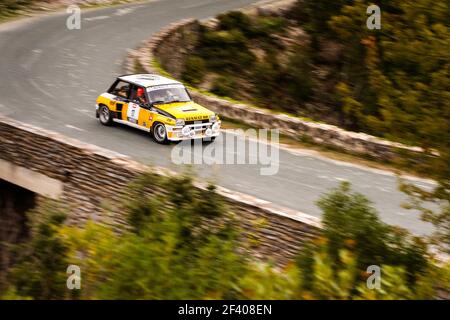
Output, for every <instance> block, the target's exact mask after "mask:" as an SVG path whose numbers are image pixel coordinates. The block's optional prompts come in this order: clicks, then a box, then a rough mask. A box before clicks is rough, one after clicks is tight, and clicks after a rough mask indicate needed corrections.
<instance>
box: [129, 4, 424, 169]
mask: <svg viewBox="0 0 450 320" xmlns="http://www.w3.org/2000/svg"><path fill="white" fill-rule="evenodd" d="M291 2H292V1H290V0H289V1H281V2H280V1H278V2H276V3H275V4H274V3H269V4H266V5H264V6H262V7H261V6H259V7H251V8H250V9H247V11H252V12H253V13H255V14H265V15H268V14H272V15H273V14H284V13H285V12H286V7H285V6H287V5H288V4H289V3H291ZM278 4H281V7H280V5H278ZM283 8H284V10H283ZM202 23H214V20H208V21H206V22H202ZM199 25H200V22H199V21H196V20H193V19H190V20H183V21H180V22H177V23H174V24H171V25H169V26H167V27H166V28H164V29H162V30H161V31H159V32H158V33H156V34H154V35H153V36H152V37H151V38H150V39H148V40H146V41H144V42H143V43H142V46H141V47H140V48H139V49H137V50H136V51H131V52H130V53H129V55H128V57H127V61H126V64H125V68H126V72H127V73H135V72H136V68H135V67H136V62H139V65H140V68H141V71H145V72H146V73H155V74H158V73H159V70H158V69H157V68H155V67H154V63H155V61H157V62H158V63H159V64H160V65H161V67H162V68H163V69H164V70H165V71H167V72H168V73H170V74H171V75H173V76H174V77H175V78H179V77H180V74H181V72H182V71H183V68H184V61H185V60H186V57H188V56H189V54H190V52H191V50H192V47H193V43H195V39H196V37H197V34H198V30H199ZM142 69H143V70H142ZM191 95H192V97H193V99H194V100H195V101H196V102H197V103H199V104H202V105H204V106H205V107H207V108H209V109H211V110H213V111H215V112H217V113H218V114H219V115H222V116H224V117H226V118H230V119H238V120H239V121H242V122H245V123H247V124H249V125H251V126H255V127H259V128H278V129H279V130H280V132H281V133H283V134H285V135H289V136H291V137H294V138H296V139H302V140H303V139H306V140H307V141H312V142H314V143H317V144H322V145H326V146H329V147H332V148H337V149H339V150H344V151H346V152H348V153H351V154H360V155H368V156H371V157H373V158H374V159H378V160H382V161H392V160H395V159H396V158H398V157H408V158H410V160H412V159H414V161H420V159H421V158H422V157H424V156H426V155H424V152H423V149H422V148H420V147H411V146H406V145H403V144H401V143H396V142H391V141H387V140H384V139H381V138H378V137H375V136H371V135H368V134H365V133H358V132H351V131H346V130H344V129H341V128H339V127H336V126H333V125H328V124H323V123H317V122H310V121H305V120H303V119H300V118H297V117H293V116H288V115H285V114H276V113H272V112H271V111H269V110H265V109H259V108H255V107H252V106H249V105H246V104H239V103H232V102H230V101H227V100H224V99H220V98H218V97H215V96H213V95H209V94H208V95H206V94H203V93H200V92H199V91H197V90H191Z"/></svg>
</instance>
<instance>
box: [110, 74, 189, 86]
mask: <svg viewBox="0 0 450 320" xmlns="http://www.w3.org/2000/svg"><path fill="white" fill-rule="evenodd" d="M118 79H120V80H123V81H127V82H131V83H133V84H137V85H139V86H143V87H146V88H148V87H154V86H161V85H166V84H181V82H178V81H176V80H173V79H169V78H166V77H163V76H160V75H157V74H127V75H123V76H120V77H118Z"/></svg>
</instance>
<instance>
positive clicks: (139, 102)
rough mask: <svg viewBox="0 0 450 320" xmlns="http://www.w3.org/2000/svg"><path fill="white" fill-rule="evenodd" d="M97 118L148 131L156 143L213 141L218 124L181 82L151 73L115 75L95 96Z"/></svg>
mask: <svg viewBox="0 0 450 320" xmlns="http://www.w3.org/2000/svg"><path fill="white" fill-rule="evenodd" d="M96 117H97V118H99V120H100V123H101V124H103V125H111V124H112V123H114V122H118V123H122V124H126V125H129V126H131V127H135V128H138V129H141V130H144V131H148V132H150V133H151V134H152V136H153V138H154V140H155V141H156V142H158V143H167V142H169V141H180V140H188V139H207V140H214V138H215V137H217V136H218V135H219V129H220V124H221V122H220V120H219V117H218V116H217V115H216V114H215V113H214V112H212V111H210V110H208V109H206V108H205V107H202V106H201V105H199V104H197V103H195V102H193V101H192V99H191V96H190V94H189V92H188V90H187V89H186V87H185V86H184V85H183V84H182V83H180V82H178V81H175V80H172V79H168V78H165V77H162V76H159V75H153V74H132V75H124V76H120V77H118V78H117V79H116V81H115V82H114V83H113V85H112V86H111V87H110V88H109V90H108V91H107V92H105V93H103V94H101V95H100V96H99V97H98V98H97V102H96Z"/></svg>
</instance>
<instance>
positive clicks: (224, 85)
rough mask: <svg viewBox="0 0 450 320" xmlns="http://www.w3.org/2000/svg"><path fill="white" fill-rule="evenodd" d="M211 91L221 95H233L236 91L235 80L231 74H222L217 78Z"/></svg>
mask: <svg viewBox="0 0 450 320" xmlns="http://www.w3.org/2000/svg"><path fill="white" fill-rule="evenodd" d="M210 91H211V92H212V93H214V94H216V95H218V96H221V97H231V98H232V97H233V93H234V92H235V82H234V81H233V79H232V78H231V77H230V76H220V77H218V78H216V79H215V80H214V82H213V84H212V86H211V89H210Z"/></svg>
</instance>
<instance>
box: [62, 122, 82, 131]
mask: <svg viewBox="0 0 450 320" xmlns="http://www.w3.org/2000/svg"><path fill="white" fill-rule="evenodd" d="M65 126H66V128H69V129H74V130H77V131H86V130H84V129H81V128H78V127H75V126H73V125H71V124H66V125H65Z"/></svg>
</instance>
